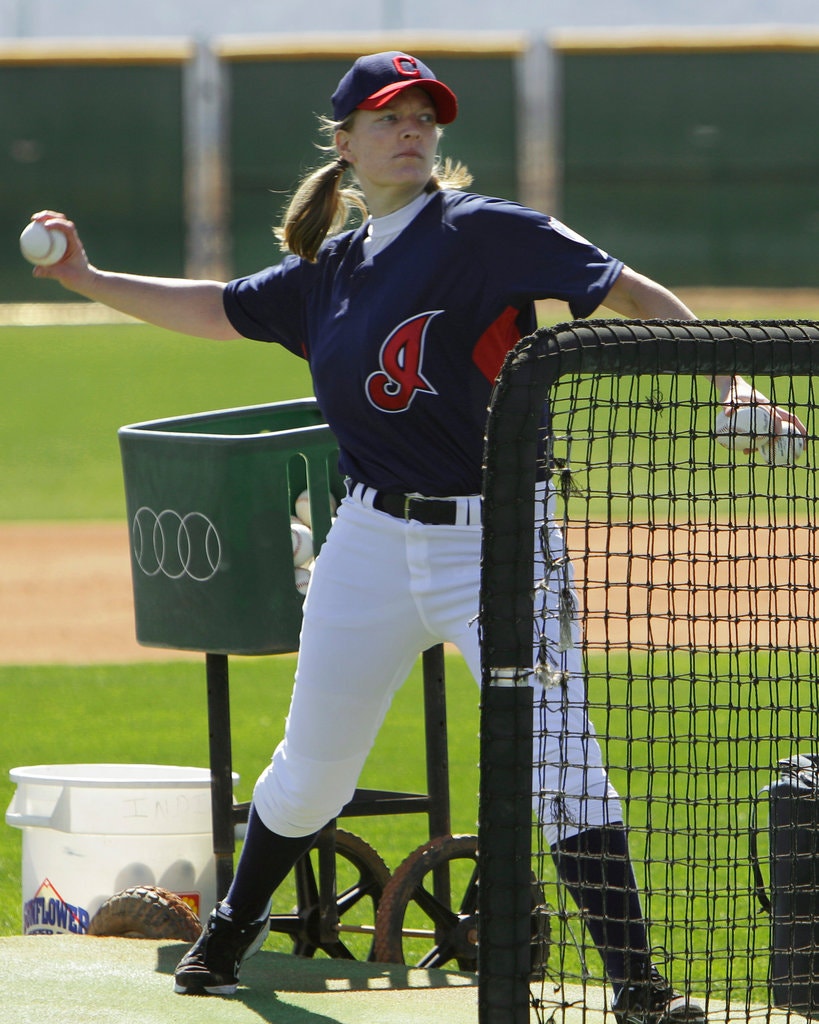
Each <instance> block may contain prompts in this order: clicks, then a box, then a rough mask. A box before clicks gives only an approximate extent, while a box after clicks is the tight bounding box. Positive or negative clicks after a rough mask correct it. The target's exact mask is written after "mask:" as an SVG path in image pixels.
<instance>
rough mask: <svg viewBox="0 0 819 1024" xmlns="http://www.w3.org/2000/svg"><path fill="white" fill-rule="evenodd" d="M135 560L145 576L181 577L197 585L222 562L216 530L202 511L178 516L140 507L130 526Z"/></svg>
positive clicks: (207, 578)
mask: <svg viewBox="0 0 819 1024" xmlns="http://www.w3.org/2000/svg"><path fill="white" fill-rule="evenodd" d="M131 537H132V540H133V549H134V558H135V559H136V563H137V565H138V566H139V568H140V569H141V570H142V572H144V573H145V575H146V576H158V575H160V574H161V575H163V576H167V578H168V579H171V580H179V579H182V578H183V577H187V578H188V579H191V580H193V581H194V582H196V583H206V582H207V581H208V580H209V579H212V578H213V577H214V576H215V575H216V573H217V571H218V569H219V566H220V565H221V562H222V542H221V539H220V537H219V531H218V530H217V529H216V527H215V526H214V524H213V522H212V521H211V520H210V519H209V518H208V517H207V516H206V515H205V514H204V512H188V513H187V514H186V515H184V516H183V515H180V513H179V512H176V511H174V509H170V508H166V509H163V510H162V511H161V512H155V511H154V510H153V509H152V508H149V507H148V506H147V505H142V506H141V507H140V508H138V509H137V510H136V512H135V513H134V520H133V523H132V524H131Z"/></svg>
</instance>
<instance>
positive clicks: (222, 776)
mask: <svg viewBox="0 0 819 1024" xmlns="http://www.w3.org/2000/svg"><path fill="white" fill-rule="evenodd" d="M205 666H206V672H207V685H208V736H209V742H210V798H211V809H212V813H213V856H214V858H215V859H216V898H217V899H220V900H221V899H224V897H225V896H226V895H227V891H228V889H229V888H230V883H231V882H232V881H233V851H234V847H235V843H236V840H235V836H234V829H233V755H232V748H231V740H230V684H229V679H228V659H227V655H226V654H206V655H205Z"/></svg>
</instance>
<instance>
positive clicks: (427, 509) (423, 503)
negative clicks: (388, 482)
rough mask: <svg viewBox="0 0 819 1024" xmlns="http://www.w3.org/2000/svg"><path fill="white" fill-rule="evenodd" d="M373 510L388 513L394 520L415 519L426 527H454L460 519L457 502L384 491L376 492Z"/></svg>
mask: <svg viewBox="0 0 819 1024" xmlns="http://www.w3.org/2000/svg"><path fill="white" fill-rule="evenodd" d="M373 508H375V509H378V511H379V512H386V513H387V515H388V516H392V517H393V519H404V520H410V519H414V520H415V522H416V523H424V525H426V526H454V525H455V524H456V522H457V517H458V502H457V501H455V500H451V499H447V498H418V497H413V496H412V495H410V494H384V492H383V491H376V493H375V495H374V497H373Z"/></svg>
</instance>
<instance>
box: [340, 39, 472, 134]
mask: <svg viewBox="0 0 819 1024" xmlns="http://www.w3.org/2000/svg"><path fill="white" fill-rule="evenodd" d="M413 86H417V87H418V88H421V89H424V90H425V91H426V92H428V93H429V95H430V98H431V99H432V102H433V103H434V104H435V112H436V117H437V120H438V124H450V123H451V122H452V121H454V120H455V118H456V117H457V115H458V100H457V97H456V96H455V93H454V92H453V91H452V90H451V89H450V88H448V87H447V86H446V85H444V83H443V82H439V81H438V79H437V78H436V77H435V75H434V74H433V73H432V72H431V71H430V69H429V68H428V67H427V66H426V64H424V63H422V62H421V61H420V60H418V58H417V57H411V56H410V55H409V54H408V53H401V51H400V50H389V51H386V52H385V53H371V54H369V55H368V56H366V57H359V58H358V60H357V61H356V62H355V64H353V66H352V67H351V68H350V70H349V71H348V72H347V74H346V75H345V76H344V77H343V78H342V79H341V81H340V82H339V83H338V87H337V88H336V91H335V92H334V93H333V116H334V117H335V119H336V121H344V120H345V119H346V118H348V117H349V116H350V114H352V112H353V111H354V110H380V109H381V107H385V106H386V105H387V104H388V103H389V102H390V101H391V100H393V99H394V98H395V97H396V96H397V95H398V93H400V92H402V91H403V90H404V89H411V88H412V87H413Z"/></svg>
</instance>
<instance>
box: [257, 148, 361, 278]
mask: <svg viewBox="0 0 819 1024" xmlns="http://www.w3.org/2000/svg"><path fill="white" fill-rule="evenodd" d="M349 166H350V165H349V164H348V163H347V161H346V160H345V159H344V158H343V157H338V158H337V159H336V160H333V161H332V162H331V163H329V164H324V166H323V167H319V168H318V170H316V171H313V173H312V174H309V175H308V176H307V177H306V178H305V179H304V181H302V183H301V185H299V187H298V189H297V190H296V193H295V195H294V196H293V198H292V199H291V200H290V205H289V206H288V208H287V213H286V214H285V217H284V221H283V223H282V225H281V227H280V228H278V229H277V230H276V236H277V237H278V238H279V240H280V241H281V242H283V244H284V245H285V247H286V248H287V249H289V250H290V252H292V253H294V254H295V255H296V256H301V257H302V258H303V259H306V260H309V262H310V263H315V260H316V256H317V255H318V251H319V248H320V247H321V243H322V242H323V241H324V239H325V238H326V237H327V235H330V234H335V233H336V232H338V231H341V229H342V228H343V227H344V225H345V223H346V221H347V217H348V216H349V214H350V211H351V209H353V208H355V209H358V210H360V211H361V213H362V215H363V216H364V217H366V216H367V207H366V205H365V204H364V198H363V196H362V195H361V193H360V192H359V191H358V190H357V189H354V188H341V181H342V178H343V177H344V172H345V171H346V170H347V168H348V167H349Z"/></svg>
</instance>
